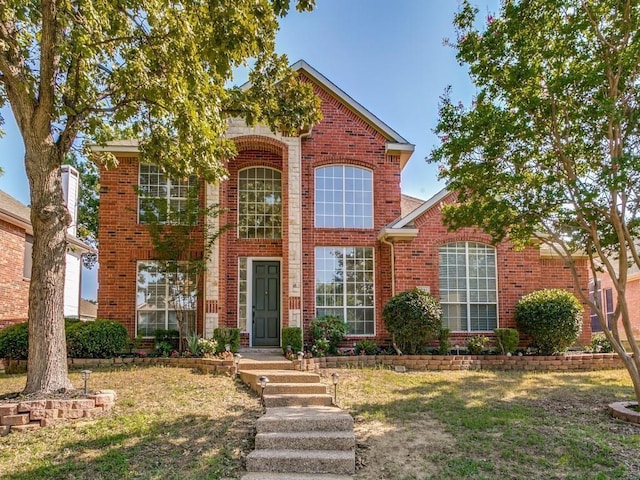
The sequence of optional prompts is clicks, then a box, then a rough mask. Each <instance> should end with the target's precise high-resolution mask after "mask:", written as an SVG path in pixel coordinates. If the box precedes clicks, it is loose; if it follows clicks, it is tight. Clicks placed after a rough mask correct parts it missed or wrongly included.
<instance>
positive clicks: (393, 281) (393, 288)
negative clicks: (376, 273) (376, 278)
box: [380, 235, 396, 297]
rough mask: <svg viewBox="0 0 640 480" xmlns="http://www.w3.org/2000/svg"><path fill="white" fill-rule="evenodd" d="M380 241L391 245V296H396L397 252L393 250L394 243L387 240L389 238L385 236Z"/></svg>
mask: <svg viewBox="0 0 640 480" xmlns="http://www.w3.org/2000/svg"><path fill="white" fill-rule="evenodd" d="M380 241H381V242H382V243H384V244H386V245H389V248H390V249H391V296H392V297H395V296H396V267H395V257H396V254H395V250H394V248H393V243H392V242H390V241H389V240H387V236H386V235H384V236H383V237H382V238H381V239H380Z"/></svg>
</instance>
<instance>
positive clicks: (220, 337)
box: [213, 327, 240, 353]
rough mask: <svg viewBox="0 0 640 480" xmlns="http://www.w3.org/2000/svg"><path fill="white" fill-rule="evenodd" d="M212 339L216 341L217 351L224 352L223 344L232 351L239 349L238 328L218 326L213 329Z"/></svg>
mask: <svg viewBox="0 0 640 480" xmlns="http://www.w3.org/2000/svg"><path fill="white" fill-rule="evenodd" d="M213 339H214V340H215V341H216V342H217V343H218V352H224V346H225V345H229V348H230V349H231V351H232V352H233V353H236V352H237V351H238V350H240V329H239V328H224V327H219V328H216V329H215V330H214V331H213Z"/></svg>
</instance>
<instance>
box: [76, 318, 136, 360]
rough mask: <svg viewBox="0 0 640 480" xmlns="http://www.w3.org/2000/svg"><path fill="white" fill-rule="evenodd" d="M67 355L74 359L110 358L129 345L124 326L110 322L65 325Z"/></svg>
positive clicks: (98, 321)
mask: <svg viewBox="0 0 640 480" xmlns="http://www.w3.org/2000/svg"><path fill="white" fill-rule="evenodd" d="M66 330H67V331H66V335H67V355H69V356H70V357H74V358H112V357H115V356H116V355H117V354H118V353H120V352H123V351H124V350H125V349H126V348H127V345H128V343H129V334H128V332H127V329H126V328H125V326H124V325H122V324H121V323H119V322H114V321H111V320H95V321H93V322H77V323H75V322H74V323H71V324H69V325H67V329H66Z"/></svg>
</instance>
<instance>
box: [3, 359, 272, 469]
mask: <svg viewBox="0 0 640 480" xmlns="http://www.w3.org/2000/svg"><path fill="white" fill-rule="evenodd" d="M70 378H71V381H72V382H73V384H74V385H76V386H78V387H80V386H81V385H82V380H81V379H80V374H79V373H73V372H72V373H71V374H70ZM24 385H25V376H24V375H17V376H4V375H0V394H4V393H9V392H13V391H18V390H20V389H22V388H23V387H24ZM90 388H92V389H103V388H104V389H106V388H108V389H113V390H115V391H116V393H117V394H118V401H117V403H116V406H115V407H114V409H113V410H112V411H111V412H110V413H108V414H106V415H105V416H103V417H100V418H98V419H95V420H91V421H79V422H74V423H66V424H61V425H58V426H55V427H51V428H43V429H40V430H38V431H35V432H30V433H27V434H15V433H12V434H10V435H9V436H7V437H4V438H2V441H1V442H0V479H3V480H4V479H7V480H8V479H12V480H27V479H28V480H31V479H52V478H56V479H67V478H68V479H120V478H123V479H124V478H136V479H173V478H175V479H177V478H180V479H221V478H227V477H238V476H239V475H240V474H241V473H242V472H243V471H244V457H245V456H246V454H247V453H248V452H249V451H251V450H252V449H253V433H254V432H253V428H254V424H255V420H256V419H257V418H258V417H259V416H260V415H261V408H260V404H259V399H258V398H257V397H256V396H255V395H253V394H252V393H250V392H249V391H248V390H247V389H245V388H244V387H239V386H238V384H236V383H235V382H234V381H233V380H232V379H231V378H229V377H221V376H211V375H201V374H197V373H192V372H191V371H190V370H187V369H179V368H163V367H148V368H138V367H131V368H123V369H120V370H105V371H95V372H94V373H93V374H92V375H91V380H90Z"/></svg>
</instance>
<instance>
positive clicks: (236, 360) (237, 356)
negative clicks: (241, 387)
mask: <svg viewBox="0 0 640 480" xmlns="http://www.w3.org/2000/svg"><path fill="white" fill-rule="evenodd" d="M241 358H242V355H240V354H239V353H236V354H235V355H234V358H233V364H234V365H235V366H236V373H235V376H236V377H237V376H238V370H239V368H240V359H241Z"/></svg>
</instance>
